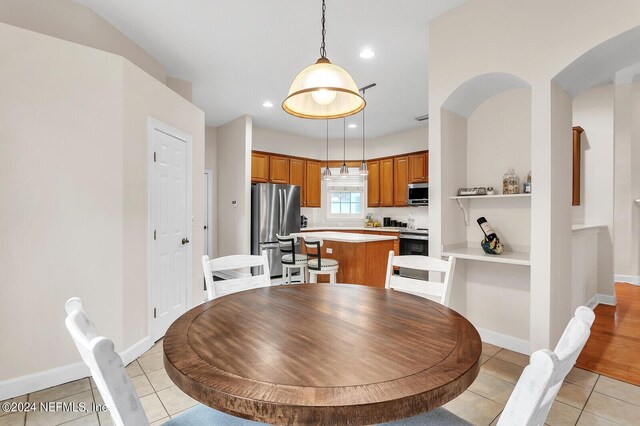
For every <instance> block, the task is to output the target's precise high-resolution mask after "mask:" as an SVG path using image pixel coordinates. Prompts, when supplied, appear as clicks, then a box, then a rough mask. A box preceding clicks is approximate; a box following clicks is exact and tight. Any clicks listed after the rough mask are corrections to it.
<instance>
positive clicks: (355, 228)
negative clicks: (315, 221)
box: [300, 226, 406, 232]
mask: <svg viewBox="0 0 640 426" xmlns="http://www.w3.org/2000/svg"><path fill="white" fill-rule="evenodd" d="M404 229H406V228H391V227H381V226H378V227H373V226H308V227H306V228H300V232H309V231H371V232H376V231H380V232H400V231H401V230H404Z"/></svg>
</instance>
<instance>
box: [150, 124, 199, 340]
mask: <svg viewBox="0 0 640 426" xmlns="http://www.w3.org/2000/svg"><path fill="white" fill-rule="evenodd" d="M157 127H158V126H153V127H152V128H151V129H150V130H151V131H150V135H151V138H152V146H153V149H154V162H153V188H152V189H151V191H152V192H151V193H152V205H151V216H152V218H153V227H154V236H153V238H154V241H153V255H152V258H153V259H152V268H151V269H152V278H151V288H150V291H151V294H150V297H149V300H150V301H151V303H152V306H151V308H152V315H151V317H152V324H151V327H150V330H151V337H152V339H153V340H154V341H155V340H157V339H159V338H160V337H162V336H164V334H165V333H166V331H167V328H169V326H170V325H171V323H172V322H173V321H175V320H176V319H177V318H178V317H179V316H180V315H182V314H183V313H184V312H185V311H186V309H187V287H188V282H189V281H188V280H189V277H190V273H189V269H190V264H191V260H190V259H191V253H190V244H189V243H190V241H189V239H190V236H191V234H190V227H191V226H190V223H191V219H190V217H189V216H190V203H191V200H190V197H189V196H188V194H189V191H190V187H189V182H188V177H189V176H190V173H191V171H190V162H189V160H188V156H189V155H188V154H189V152H188V149H189V146H188V142H187V141H186V140H183V139H181V138H180V137H178V136H174V135H172V134H170V133H169V132H167V131H164V129H158V128H157Z"/></svg>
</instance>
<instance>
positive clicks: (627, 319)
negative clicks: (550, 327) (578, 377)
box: [576, 283, 640, 385]
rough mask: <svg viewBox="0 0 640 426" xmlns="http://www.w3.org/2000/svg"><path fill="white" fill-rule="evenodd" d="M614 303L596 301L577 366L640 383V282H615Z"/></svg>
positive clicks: (635, 383)
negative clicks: (603, 303) (589, 329)
mask: <svg viewBox="0 0 640 426" xmlns="http://www.w3.org/2000/svg"><path fill="white" fill-rule="evenodd" d="M615 291H616V298H617V303H618V304H617V306H609V305H598V306H597V307H596V308H595V313H596V320H595V322H594V323H593V326H592V327H591V336H590V337H589V341H588V342H587V345H586V346H585V347H584V349H583V350H582V354H580V358H578V362H577V364H576V366H577V367H580V368H584V369H585V370H591V371H594V372H596V373H599V374H602V375H604V376H608V377H613V378H615V379H618V380H622V381H625V382H628V383H632V384H634V385H640V286H635V285H631V284H624V283H617V284H616V290H615Z"/></svg>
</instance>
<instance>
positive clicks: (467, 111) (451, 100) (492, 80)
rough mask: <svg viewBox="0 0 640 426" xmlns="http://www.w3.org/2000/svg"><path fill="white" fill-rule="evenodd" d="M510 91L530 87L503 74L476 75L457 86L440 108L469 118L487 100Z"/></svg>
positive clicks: (523, 81) (511, 76) (511, 75)
mask: <svg viewBox="0 0 640 426" xmlns="http://www.w3.org/2000/svg"><path fill="white" fill-rule="evenodd" d="M512 89H531V85H530V84H529V83H527V82H526V81H525V80H523V79H522V78H520V77H518V76H516V75H513V74H509V73H504V72H492V73H487V74H482V75H478V76H476V77H473V78H471V79H469V80H467V81H465V82H464V83H462V84H461V85H460V86H458V87H457V88H456V89H455V90H454V91H453V92H452V93H451V95H449V97H448V98H447V100H446V101H445V102H444V103H443V104H442V108H444V109H446V110H448V111H451V112H454V113H456V114H458V115H460V116H462V117H465V118H469V116H470V115H471V114H472V113H473V112H474V111H475V110H476V108H478V106H480V105H481V104H482V103H483V102H485V101H486V100H487V99H489V98H490V97H492V96H494V95H497V94H499V93H502V92H506V91H508V90H512Z"/></svg>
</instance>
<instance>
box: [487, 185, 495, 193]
mask: <svg viewBox="0 0 640 426" xmlns="http://www.w3.org/2000/svg"><path fill="white" fill-rule="evenodd" d="M495 194H496V191H494V189H493V186H489V187H487V195H495Z"/></svg>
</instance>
